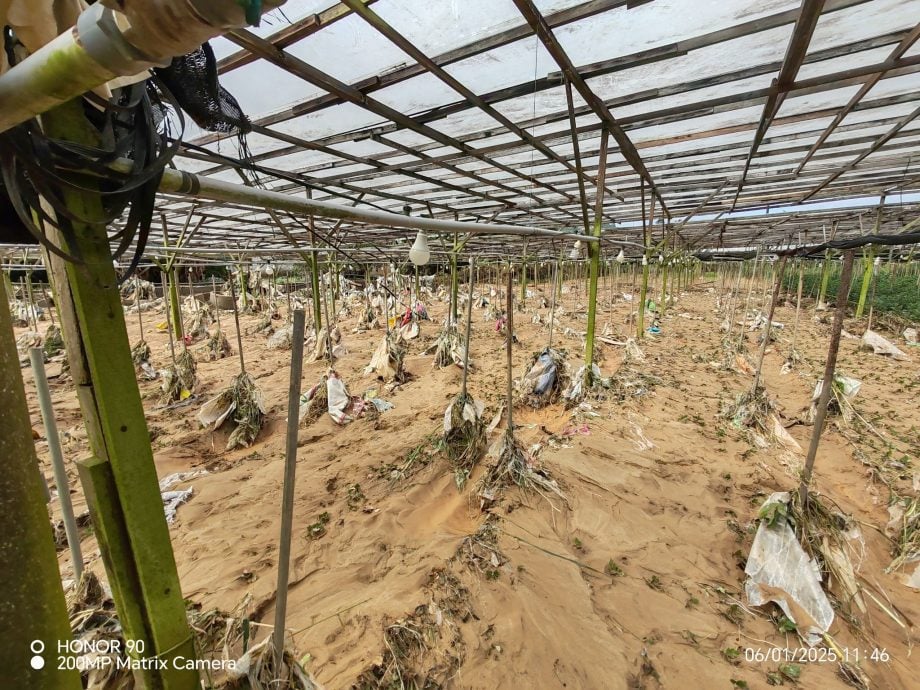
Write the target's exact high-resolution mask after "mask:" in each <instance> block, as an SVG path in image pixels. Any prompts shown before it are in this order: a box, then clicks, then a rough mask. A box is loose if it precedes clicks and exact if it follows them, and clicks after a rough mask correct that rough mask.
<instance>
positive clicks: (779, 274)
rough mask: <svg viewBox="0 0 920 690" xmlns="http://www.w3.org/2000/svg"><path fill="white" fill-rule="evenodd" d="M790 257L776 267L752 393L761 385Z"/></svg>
mask: <svg viewBox="0 0 920 690" xmlns="http://www.w3.org/2000/svg"><path fill="white" fill-rule="evenodd" d="M787 259H788V257H787V256H786V255H785V254H784V255H783V256H782V258H781V259H780V260H779V268H777V269H776V279H775V280H774V283H773V298H772V299H771V300H770V311H769V313H768V314H767V323H766V324H765V325H764V329H763V343H761V345H760V356H759V357H758V358H757V371H756V372H755V373H754V386H753V387H752V388H751V395H753V394H754V393H756V392H757V388H758V387H759V386H760V374H761V372H762V371H763V358H764V355H766V353H767V346H768V345H769V344H770V332H771V331H772V330H773V314H774V313H775V311H776V303H777V302H778V301H779V291H780V289H781V288H782V287H783V273H784V272H785V271H786V260H787Z"/></svg>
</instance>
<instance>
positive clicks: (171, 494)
mask: <svg viewBox="0 0 920 690" xmlns="http://www.w3.org/2000/svg"><path fill="white" fill-rule="evenodd" d="M203 474H207V471H205V470H195V471H193V472H175V473H174V474H170V475H168V476H166V477H163V478H162V479H161V480H160V496H162V498H163V511H164V513H166V522H167V523H169V524H172V523H173V522H174V521H175V519H176V510H177V509H178V508H179V506H180V505H182V504H183V503H186V502H187V501H188V500H189V499H190V498H191V497H192V494H193V493H194V491H195V490H194V489H193V488H192V487H189V488H187V489H181V490H171V488H172V487H173V486H175V485H176V484H178V483H179V482H185V481H188V480H189V479H194V478H195V477H200V476H201V475H203Z"/></svg>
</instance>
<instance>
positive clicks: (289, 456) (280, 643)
mask: <svg viewBox="0 0 920 690" xmlns="http://www.w3.org/2000/svg"><path fill="white" fill-rule="evenodd" d="M292 328H293V334H292V335H293V339H292V340H291V378H290V382H289V384H288V415H287V433H286V435H285V452H284V484H283V486H282V490H281V537H280V543H279V545H278V584H277V587H276V595H275V631H274V635H273V637H272V641H273V642H274V646H275V673H276V675H277V678H279V679H280V678H283V677H284V675H283V673H282V667H283V664H284V637H285V635H284V621H285V617H286V615H287V595H288V577H289V574H290V564H291V534H292V530H293V522H294V480H295V477H296V473H297V427H298V410H299V408H300V382H301V378H302V376H303V339H304V330H305V328H306V326H305V318H304V313H303V309H298V310H296V311H295V312H294V319H293V323H292Z"/></svg>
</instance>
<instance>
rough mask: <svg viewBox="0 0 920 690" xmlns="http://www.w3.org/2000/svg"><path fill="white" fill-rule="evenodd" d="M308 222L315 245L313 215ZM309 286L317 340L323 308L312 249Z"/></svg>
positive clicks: (321, 324) (308, 191)
mask: <svg viewBox="0 0 920 690" xmlns="http://www.w3.org/2000/svg"><path fill="white" fill-rule="evenodd" d="M307 198H308V199H312V198H313V191H312V190H310V189H307ZM308 221H309V224H310V244H311V245H312V246H313V247H316V227H315V225H314V221H313V215H312V214H311V215H310V216H309V218H308ZM310 288H311V289H312V290H313V331H314V332H315V333H316V338H317V340H319V337H320V333H321V332H322V327H323V310H322V305H321V304H320V301H319V299H320V298H319V252H318V251H317V250H316V249H313V250H312V251H311V252H310Z"/></svg>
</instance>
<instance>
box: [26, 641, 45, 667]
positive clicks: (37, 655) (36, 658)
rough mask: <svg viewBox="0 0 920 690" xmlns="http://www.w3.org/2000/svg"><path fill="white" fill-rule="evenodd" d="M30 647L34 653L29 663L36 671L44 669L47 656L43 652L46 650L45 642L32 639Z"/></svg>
mask: <svg viewBox="0 0 920 690" xmlns="http://www.w3.org/2000/svg"><path fill="white" fill-rule="evenodd" d="M29 649H30V650H31V651H32V655H33V656H32V658H31V659H30V660H29V665H30V666H31V667H32V668H34V669H35V670H36V671H39V670H41V669H43V668H44V667H45V658H44V657H43V656H42V655H41V654H42V652H44V651H45V643H44V642H42V641H41V640H32V643H31V644H30V645H29Z"/></svg>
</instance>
